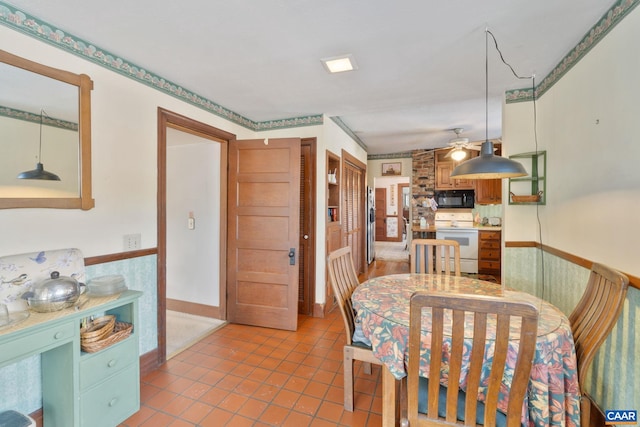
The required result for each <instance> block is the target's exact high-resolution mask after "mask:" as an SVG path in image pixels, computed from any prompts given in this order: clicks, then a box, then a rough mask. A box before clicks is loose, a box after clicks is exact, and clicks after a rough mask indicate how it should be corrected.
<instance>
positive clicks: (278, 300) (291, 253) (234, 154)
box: [227, 138, 300, 331]
mask: <svg viewBox="0 0 640 427" xmlns="http://www.w3.org/2000/svg"><path fill="white" fill-rule="evenodd" d="M299 192H300V139H299V138H286V139H269V140H268V144H265V140H263V139H259V140H246V141H232V142H231V143H230V145H229V190H228V203H227V210H228V218H229V220H228V221H229V229H228V243H227V248H228V252H227V253H228V259H227V266H228V271H227V309H228V320H229V321H230V322H233V323H241V324H246V325H255V326H262V327H268V328H275V329H286V330H291V331H294V330H296V328H297V316H298V282H299V280H298V256H299V254H298V245H299V230H300V222H299V215H300V206H299V204H300V197H299Z"/></svg>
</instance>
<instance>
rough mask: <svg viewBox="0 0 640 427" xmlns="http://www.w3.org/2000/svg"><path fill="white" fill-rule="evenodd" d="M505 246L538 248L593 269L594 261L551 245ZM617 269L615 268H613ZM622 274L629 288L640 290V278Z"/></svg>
mask: <svg viewBox="0 0 640 427" xmlns="http://www.w3.org/2000/svg"><path fill="white" fill-rule="evenodd" d="M504 246H505V247H506V248H538V249H542V250H544V251H545V252H547V253H550V254H552V255H555V256H557V257H558V258H562V259H564V260H566V261H569V262H571V263H573V264H577V265H579V266H581V267H584V268H586V269H589V270H590V269H591V267H592V266H593V263H594V261H591V260H589V259H586V258H582V257H579V256H577V255H573V254H570V253H569V252H565V251H563V250H560V249H557V248H554V247H551V246H549V245H544V244H540V243H538V242H531V241H513V242H505V243H504ZM613 268H615V266H614V267H613ZM621 273H623V274H625V275H626V276H627V277H628V278H629V286H631V287H634V288H636V289H640V277H637V276H634V275H632V274H629V273H626V272H624V271H621Z"/></svg>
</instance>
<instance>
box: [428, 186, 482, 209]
mask: <svg viewBox="0 0 640 427" xmlns="http://www.w3.org/2000/svg"><path fill="white" fill-rule="evenodd" d="M435 199H436V203H437V204H438V209H460V208H469V209H473V207H474V203H475V191H473V190H446V191H436V194H435Z"/></svg>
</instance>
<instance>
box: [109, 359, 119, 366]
mask: <svg viewBox="0 0 640 427" xmlns="http://www.w3.org/2000/svg"><path fill="white" fill-rule="evenodd" d="M117 363H118V360H117V359H111V360H109V363H107V366H108V367H110V368H113V367H114V366H116V364H117Z"/></svg>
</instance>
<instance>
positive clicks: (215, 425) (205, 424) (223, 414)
mask: <svg viewBox="0 0 640 427" xmlns="http://www.w3.org/2000/svg"><path fill="white" fill-rule="evenodd" d="M233 416H234V414H233V413H231V412H229V411H225V410H224V409H219V408H214V410H213V411H211V412H210V413H209V415H207V416H206V417H204V418H203V419H202V421H200V423H198V427H220V426H223V425H225V424H227V423H228V422H229V420H230V419H231V418H233Z"/></svg>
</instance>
